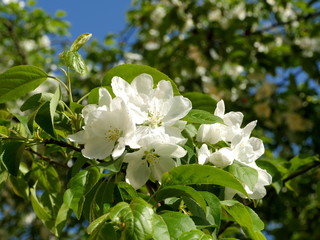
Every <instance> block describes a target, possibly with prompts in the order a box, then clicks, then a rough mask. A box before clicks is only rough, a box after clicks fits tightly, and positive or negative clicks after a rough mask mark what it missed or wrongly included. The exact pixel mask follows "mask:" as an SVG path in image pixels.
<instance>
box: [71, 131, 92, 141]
mask: <svg viewBox="0 0 320 240" xmlns="http://www.w3.org/2000/svg"><path fill="white" fill-rule="evenodd" d="M87 138H88V137H87V134H86V132H85V131H83V130H82V131H80V132H77V133H75V134H72V135H69V136H68V139H69V140H70V141H72V142H76V143H79V144H85V143H86V141H87Z"/></svg>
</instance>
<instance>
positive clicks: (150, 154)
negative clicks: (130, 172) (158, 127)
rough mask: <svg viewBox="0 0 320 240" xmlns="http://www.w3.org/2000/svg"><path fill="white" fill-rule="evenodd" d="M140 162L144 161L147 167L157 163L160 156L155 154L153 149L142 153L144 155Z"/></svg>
mask: <svg viewBox="0 0 320 240" xmlns="http://www.w3.org/2000/svg"><path fill="white" fill-rule="evenodd" d="M142 160H146V161H147V163H148V166H150V165H152V164H154V163H156V162H158V161H159V160H160V156H159V155H158V154H156V153H155V150H154V149H151V150H150V151H144V155H143V157H142Z"/></svg>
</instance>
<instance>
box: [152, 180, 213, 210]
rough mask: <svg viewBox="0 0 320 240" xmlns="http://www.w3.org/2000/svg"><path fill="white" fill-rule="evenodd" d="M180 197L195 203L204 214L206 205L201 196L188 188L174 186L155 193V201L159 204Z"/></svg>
mask: <svg viewBox="0 0 320 240" xmlns="http://www.w3.org/2000/svg"><path fill="white" fill-rule="evenodd" d="M182 196H186V197H190V198H192V199H194V200H195V202H196V203H197V204H199V206H200V207H201V208H202V210H203V211H204V212H206V208H207V205H206V202H205V200H204V199H203V197H202V195H201V194H200V193H199V192H198V191H196V190H194V189H193V188H192V187H189V186H181V185H176V186H168V187H163V188H161V189H160V190H159V191H158V192H157V195H156V199H157V201H159V202H160V201H162V200H164V199H166V198H170V197H182Z"/></svg>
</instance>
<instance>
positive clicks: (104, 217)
mask: <svg viewBox="0 0 320 240" xmlns="http://www.w3.org/2000/svg"><path fill="white" fill-rule="evenodd" d="M108 217H109V214H104V215H102V216H100V217H98V218H97V219H95V220H94V221H93V222H92V223H90V225H89V227H88V228H87V233H88V234H92V233H93V232H94V231H95V230H96V229H97V228H99V227H100V226H101V225H103V224H104V223H105V222H106V221H107V219H108Z"/></svg>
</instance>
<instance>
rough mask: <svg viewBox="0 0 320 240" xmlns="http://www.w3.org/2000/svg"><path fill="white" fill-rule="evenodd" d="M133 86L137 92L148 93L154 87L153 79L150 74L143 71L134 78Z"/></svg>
mask: <svg viewBox="0 0 320 240" xmlns="http://www.w3.org/2000/svg"><path fill="white" fill-rule="evenodd" d="M131 86H132V87H133V88H134V89H135V90H136V92H137V93H143V94H146V95H148V94H150V92H151V91H152V89H153V79H152V77H151V76H150V75H149V74H146V73H143V74H140V75H139V76H137V77H135V78H134V79H133V80H132V82H131Z"/></svg>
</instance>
